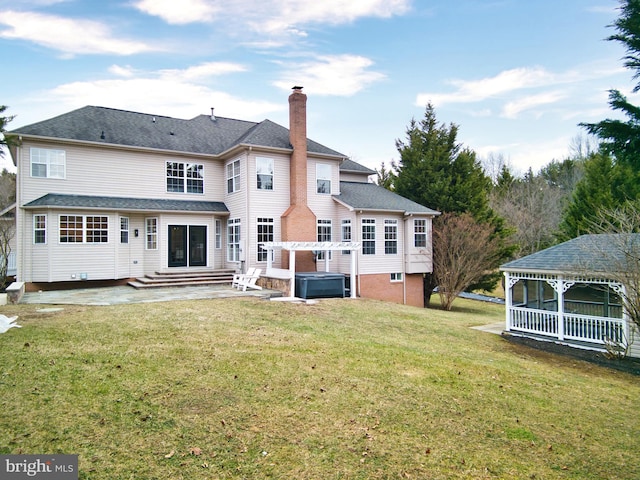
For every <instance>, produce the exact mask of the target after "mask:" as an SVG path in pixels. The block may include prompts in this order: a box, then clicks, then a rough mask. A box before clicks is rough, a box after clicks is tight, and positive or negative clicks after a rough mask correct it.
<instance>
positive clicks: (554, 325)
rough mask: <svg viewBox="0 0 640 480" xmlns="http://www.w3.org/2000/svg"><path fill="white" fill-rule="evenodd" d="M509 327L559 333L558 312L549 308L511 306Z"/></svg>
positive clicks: (545, 333) (530, 331)
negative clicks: (535, 308) (534, 308)
mask: <svg viewBox="0 0 640 480" xmlns="http://www.w3.org/2000/svg"><path fill="white" fill-rule="evenodd" d="M510 313H511V314H510V316H509V317H510V318H509V327H510V328H509V329H510V330H518V331H520V332H527V333H537V334H540V335H551V336H554V337H555V336H557V335H558V313H557V312H551V311H548V310H532V309H529V308H522V307H511V310H510Z"/></svg>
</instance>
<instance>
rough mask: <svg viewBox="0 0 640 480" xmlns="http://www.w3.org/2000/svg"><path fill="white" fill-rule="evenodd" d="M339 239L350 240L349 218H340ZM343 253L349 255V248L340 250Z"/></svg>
mask: <svg viewBox="0 0 640 480" xmlns="http://www.w3.org/2000/svg"><path fill="white" fill-rule="evenodd" d="M340 240H341V241H342V242H350V241H351V220H342V225H341V228H340ZM342 254H343V255H351V250H342Z"/></svg>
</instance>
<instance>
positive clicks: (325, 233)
mask: <svg viewBox="0 0 640 480" xmlns="http://www.w3.org/2000/svg"><path fill="white" fill-rule="evenodd" d="M331 227H332V225H331V220H322V219H318V220H317V229H318V241H319V242H330V241H331V238H332V233H331V230H332V228H331ZM316 259H317V260H324V259H325V252H324V250H323V251H319V252H318V256H317V257H316ZM329 260H331V250H329Z"/></svg>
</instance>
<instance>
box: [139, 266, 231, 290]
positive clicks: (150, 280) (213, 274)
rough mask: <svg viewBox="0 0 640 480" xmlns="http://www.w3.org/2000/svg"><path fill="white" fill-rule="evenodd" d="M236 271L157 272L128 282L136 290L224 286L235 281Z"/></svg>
mask: <svg viewBox="0 0 640 480" xmlns="http://www.w3.org/2000/svg"><path fill="white" fill-rule="evenodd" d="M233 274H234V270H231V269H224V270H213V269H203V270H169V271H163V272H155V273H150V274H147V275H145V276H144V277H139V278H136V279H135V280H132V281H130V282H128V284H129V285H131V286H132V287H135V288H158V287H188V286H201V285H224V284H229V285H230V284H231V282H232V281H233Z"/></svg>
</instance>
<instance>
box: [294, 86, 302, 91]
mask: <svg viewBox="0 0 640 480" xmlns="http://www.w3.org/2000/svg"><path fill="white" fill-rule="evenodd" d="M293 90H294V91H296V92H301V91H302V87H299V86H297V85H296V86H294V87H293Z"/></svg>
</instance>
